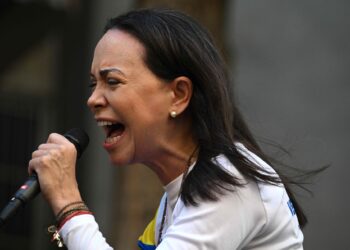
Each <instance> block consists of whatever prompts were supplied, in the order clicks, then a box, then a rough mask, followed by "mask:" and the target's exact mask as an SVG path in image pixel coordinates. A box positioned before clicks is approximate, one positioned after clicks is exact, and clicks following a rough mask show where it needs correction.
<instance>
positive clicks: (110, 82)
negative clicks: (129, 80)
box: [107, 78, 121, 85]
mask: <svg viewBox="0 0 350 250" xmlns="http://www.w3.org/2000/svg"><path fill="white" fill-rule="evenodd" d="M107 83H108V85H118V84H120V83H121V81H120V80H119V79H116V78H107Z"/></svg>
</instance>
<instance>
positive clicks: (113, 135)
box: [108, 128, 124, 137]
mask: <svg viewBox="0 0 350 250" xmlns="http://www.w3.org/2000/svg"><path fill="white" fill-rule="evenodd" d="M123 132H124V129H122V128H120V129H115V130H113V131H112V132H111V133H110V134H109V135H108V137H117V136H119V135H121V134H123Z"/></svg>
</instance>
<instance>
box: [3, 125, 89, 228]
mask: <svg viewBox="0 0 350 250" xmlns="http://www.w3.org/2000/svg"><path fill="white" fill-rule="evenodd" d="M64 137H66V138H67V139H68V140H69V141H70V142H71V143H73V144H74V146H75V148H76V150H77V158H79V157H80V156H81V154H82V153H83V152H84V150H85V148H86V147H87V145H88V144H89V136H88V135H87V134H86V133H85V132H84V131H83V130H81V129H78V128H74V129H71V130H69V131H68V132H67V133H65V134H64ZM39 193H40V186H39V181H38V176H37V175H36V173H33V174H32V175H31V176H29V178H28V179H27V181H26V182H25V183H24V184H23V185H22V186H21V187H20V188H19V189H18V190H17V192H16V193H15V194H14V196H13V197H12V198H11V200H10V201H9V203H8V204H7V206H6V207H5V208H4V209H3V210H2V211H1V214H0V227H1V226H2V225H3V224H4V223H5V222H6V221H7V220H8V219H9V218H11V217H12V216H13V215H15V214H16V212H17V211H18V209H19V208H21V207H23V206H24V205H25V204H26V203H27V202H28V201H30V200H32V199H33V198H34V197H35V196H36V195H37V194H39Z"/></svg>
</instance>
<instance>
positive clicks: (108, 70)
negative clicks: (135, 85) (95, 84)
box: [90, 68, 125, 77]
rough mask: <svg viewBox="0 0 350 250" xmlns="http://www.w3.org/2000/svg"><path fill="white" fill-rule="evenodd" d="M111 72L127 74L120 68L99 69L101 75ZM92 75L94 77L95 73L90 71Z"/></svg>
mask: <svg viewBox="0 0 350 250" xmlns="http://www.w3.org/2000/svg"><path fill="white" fill-rule="evenodd" d="M110 72H118V73H119V74H121V75H123V76H125V74H124V73H123V71H121V70H120V69H117V68H107V69H101V70H100V71H99V74H100V76H101V77H105V76H106V75H107V74H108V73H110ZM90 76H91V77H94V74H93V73H90Z"/></svg>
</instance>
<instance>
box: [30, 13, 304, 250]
mask: <svg viewBox="0 0 350 250" xmlns="http://www.w3.org/2000/svg"><path fill="white" fill-rule="evenodd" d="M91 82H92V83H91V87H92V93H91V96H90V98H89V100H88V106H89V107H90V109H91V111H92V113H93V114H94V117H95V119H96V121H97V124H98V126H101V127H102V128H103V129H104V131H105V134H106V139H105V143H104V148H105V149H106V150H107V151H108V153H109V157H110V160H111V162H112V163H113V164H114V165H125V164H131V163H143V164H145V165H146V166H148V167H149V168H150V169H151V170H153V171H154V173H155V174H156V175H157V176H158V178H159V179H160V181H161V182H162V184H163V185H164V188H165V194H164V196H163V198H162V199H161V202H160V205H159V208H158V211H157V213H156V216H155V218H154V220H153V221H152V222H151V223H150V224H149V225H148V226H147V228H146V229H145V232H144V234H143V235H142V236H141V237H140V239H139V244H138V245H139V247H140V248H141V249H155V248H156V249H189V250H191V249H193V250H194V249H220V250H225V249H302V248H303V247H302V242H303V234H302V232H301V230H300V226H303V225H304V224H305V223H306V218H305V217H304V215H303V213H302V211H301V210H300V208H299V206H298V204H297V202H296V201H295V199H294V198H293V196H292V194H291V192H290V190H289V188H288V182H289V181H288V179H287V178H285V177H282V176H281V175H278V174H277V173H276V171H275V170H274V169H273V168H272V166H271V165H270V164H268V162H269V161H268V159H267V157H266V156H265V155H264V154H263V153H262V151H261V150H260V148H259V146H258V145H257V143H256V142H255V140H254V138H253V137H252V135H251V133H250V132H249V129H248V128H247V126H246V125H245V122H244V120H243V118H242V116H241V115H240V112H239V110H238V109H237V106H236V104H235V103H234V101H233V95H232V91H231V87H230V82H229V80H228V77H227V73H226V69H225V64H224V62H223V60H222V58H221V57H220V55H219V53H218V51H217V49H216V48H215V47H214V45H213V42H212V40H211V39H210V37H209V35H208V34H207V32H206V31H205V30H203V28H201V27H200V26H199V25H198V24H197V23H196V22H195V21H194V20H192V19H191V18H189V17H188V16H186V15H184V14H181V13H179V12H176V11H171V10H139V11H132V12H129V13H127V14H125V15H123V16H120V17H116V18H114V19H111V20H110V21H109V22H108V23H107V25H106V27H105V33H104V35H103V37H102V38H101V40H100V41H99V42H98V44H97V46H96V48H95V53H94V58H93V62H92V66H91ZM75 154H76V152H75V149H74V146H72V144H71V143H69V142H68V141H67V140H66V139H65V138H64V137H62V136H60V135H58V134H51V135H50V136H49V138H48V141H47V143H46V144H42V145H40V146H39V148H38V150H37V151H35V152H34V153H33V159H32V160H31V161H30V164H29V171H30V172H31V171H33V170H34V171H36V172H37V174H38V176H39V181H40V186H41V189H42V192H43V194H44V196H45V198H46V200H47V201H48V202H49V204H50V205H51V207H52V209H53V212H54V213H55V215H56V216H57V217H58V218H57V219H58V221H59V222H58V227H59V229H58V231H57V232H56V233H55V234H54V236H55V237H56V238H59V237H62V238H63V242H64V243H65V244H66V246H67V247H68V249H84V250H86V249H111V248H110V247H109V246H108V244H107V243H106V241H105V239H104V238H103V236H102V234H101V233H100V232H99V231H98V226H97V224H96V222H95V220H94V217H93V216H92V215H91V213H90V211H89V210H88V208H87V207H86V205H85V204H84V203H83V202H82V199H81V196H80V193H79V190H78V185H77V183H76V178H75ZM293 205H294V206H293ZM299 223H300V226H299Z"/></svg>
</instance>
